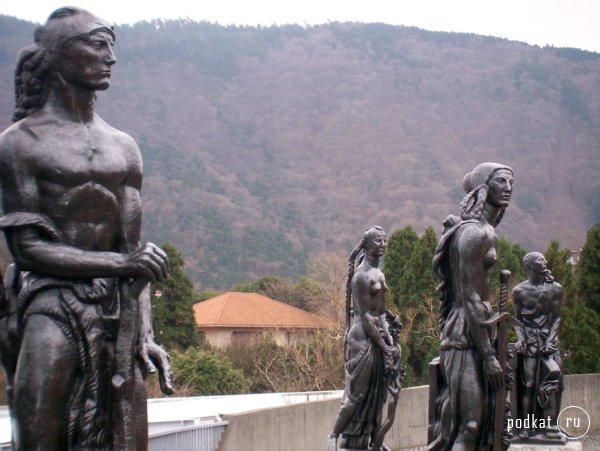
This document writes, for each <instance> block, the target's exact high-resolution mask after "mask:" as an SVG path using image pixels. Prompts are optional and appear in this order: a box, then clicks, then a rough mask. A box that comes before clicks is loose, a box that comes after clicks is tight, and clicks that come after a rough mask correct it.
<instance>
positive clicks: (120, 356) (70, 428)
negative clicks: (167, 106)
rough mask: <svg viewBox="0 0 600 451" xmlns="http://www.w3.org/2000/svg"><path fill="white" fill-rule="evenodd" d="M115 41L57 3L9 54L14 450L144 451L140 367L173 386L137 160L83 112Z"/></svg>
mask: <svg viewBox="0 0 600 451" xmlns="http://www.w3.org/2000/svg"><path fill="white" fill-rule="evenodd" d="M114 39H115V35H114V32H113V29H112V27H111V25H110V24H108V23H107V22H105V21H104V20H102V19H99V18H98V17H96V16H94V15H92V14H90V13H89V12H87V11H84V10H81V9H78V8H71V7H66V8H61V9H59V10H57V11H55V12H54V13H52V14H51V15H50V17H49V18H48V21H47V22H46V24H45V25H43V26H40V27H38V28H37V29H36V31H35V44H34V45H33V46H31V47H28V48H26V49H23V50H22V51H21V53H20V54H19V57H18V63H17V69H16V74H15V83H16V95H17V99H16V111H15V114H14V118H13V119H14V121H15V123H14V124H13V125H12V126H11V127H9V128H8V129H7V130H6V131H4V133H2V135H0V183H1V187H2V205H3V208H4V216H3V217H2V218H1V219H0V228H2V229H3V230H4V233H5V235H6V239H7V242H8V246H9V249H10V252H11V254H12V256H13V259H14V265H13V266H12V267H11V268H9V270H8V271H7V277H6V279H5V283H6V285H7V287H6V291H7V299H8V300H7V301H5V302H7V303H8V308H7V310H8V316H5V317H4V318H3V319H2V320H1V322H0V323H1V325H0V327H4V328H5V329H4V331H3V333H2V334H0V335H1V336H2V337H3V340H1V341H2V342H1V343H0V344H1V345H2V346H1V347H0V351H1V353H2V361H3V364H4V366H5V370H6V372H7V375H8V379H9V402H10V409H11V415H12V420H13V441H14V445H15V448H16V449H17V450H75V449H77V450H79V449H82V450H83V449H107V450H108V449H110V450H112V449H128V450H134V449H137V450H144V449H146V448H147V440H148V439H147V419H146V394H145V390H144V385H143V377H144V376H145V373H146V372H148V371H151V372H152V371H155V370H156V366H158V368H159V371H160V373H161V385H162V387H163V390H164V391H165V392H171V391H172V388H171V385H170V384H171V383H170V369H169V364H168V356H167V355H166V353H165V352H164V351H163V350H162V349H161V348H160V347H159V346H158V345H157V344H155V343H154V340H153V333H152V328H151V318H150V303H149V302H150V299H149V290H148V282H149V281H156V280H159V279H162V278H163V277H165V275H166V274H167V271H168V265H167V257H166V255H165V253H164V252H163V251H162V250H161V249H160V248H158V247H157V246H155V245H153V244H151V243H146V244H143V245H141V244H140V223H141V204H140V188H141V184H142V162H141V157H140V152H139V149H138V147H137V145H136V143H135V142H134V141H133V139H131V138H130V137H129V136H128V135H126V134H124V133H122V132H120V131H119V130H116V129H114V128H112V127H111V126H109V125H108V124H107V123H106V122H104V121H103V120H102V119H101V118H100V117H99V116H98V115H96V114H95V113H94V108H93V107H94V101H95V98H96V91H102V90H105V89H107V88H108V86H109V79H110V75H111V68H112V66H113V64H114V63H115V61H116V59H115V56H114V54H113V44H114ZM0 310H2V309H0Z"/></svg>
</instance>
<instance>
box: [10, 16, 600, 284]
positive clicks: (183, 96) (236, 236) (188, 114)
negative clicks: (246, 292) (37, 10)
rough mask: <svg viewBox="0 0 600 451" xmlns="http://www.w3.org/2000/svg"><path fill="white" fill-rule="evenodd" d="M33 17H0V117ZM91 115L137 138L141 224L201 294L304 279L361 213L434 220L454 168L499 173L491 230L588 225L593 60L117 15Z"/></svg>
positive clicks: (325, 29) (479, 44)
mask: <svg viewBox="0 0 600 451" xmlns="http://www.w3.org/2000/svg"><path fill="white" fill-rule="evenodd" d="M33 28H34V25H33V24H31V23H28V22H24V21H20V20H17V19H15V18H10V17H6V16H0V129H2V128H4V127H5V126H8V125H9V124H10V117H11V111H12V106H13V102H14V99H13V86H12V83H13V75H12V73H13V70H14V62H15V59H16V54H17V52H18V49H20V48H21V47H23V46H26V45H29V44H30V43H31V42H32V34H33ZM116 33H117V41H116V46H115V51H116V54H117V58H118V62H117V65H116V66H115V68H114V75H113V78H112V87H111V88H110V89H109V90H108V91H107V92H103V93H99V95H98V102H97V109H98V111H99V113H100V114H101V115H102V116H103V117H104V118H105V119H106V120H107V121H108V122H109V123H111V124H113V125H114V126H116V127H117V128H119V129H122V130H124V131H126V132H128V133H129V134H131V135H132V136H133V137H134V138H135V139H136V140H137V142H138V143H139V145H140V147H141V150H142V154H143V158H144V162H145V168H144V171H145V179H144V192H143V201H144V225H143V227H144V238H145V239H147V240H151V241H154V242H163V241H170V242H172V243H173V244H174V245H175V246H176V247H178V248H179V249H181V250H182V251H183V253H184V256H185V259H186V261H187V262H188V265H187V267H186V268H187V271H188V273H189V274H190V275H191V276H192V279H193V282H194V285H195V287H196V288H197V289H222V288H227V287H230V286H232V285H233V284H236V283H242V282H248V281H251V280H254V279H256V278H259V277H262V276H266V275H278V276H290V277H300V276H303V275H306V274H307V263H308V260H309V257H310V255H311V254H314V253H319V252H326V251H328V252H342V253H346V252H347V251H349V249H351V248H352V245H353V244H354V241H355V240H356V237H357V236H360V234H361V233H362V231H363V230H364V229H366V228H367V227H368V226H370V225H371V224H379V225H382V226H383V227H384V228H385V229H386V230H388V231H390V232H391V231H394V230H396V229H399V228H402V227H404V226H406V225H412V226H413V227H414V228H415V230H416V231H417V232H419V233H422V232H424V231H425V230H426V229H427V228H428V227H433V229H434V230H435V231H436V232H439V230H440V228H441V226H440V223H441V221H442V219H443V218H445V217H446V215H447V214H450V213H456V211H457V208H458V203H459V202H460V199H461V189H460V187H461V183H462V177H463V175H464V174H465V173H466V172H467V171H469V170H470V169H472V168H473V167H474V166H475V165H476V164H477V163H480V162H482V161H486V160H492V161H500V162H502V163H506V164H509V165H510V166H512V167H513V168H514V170H515V175H516V186H515V193H514V198H513V202H512V204H511V206H510V208H509V210H508V212H507V215H506V218H505V220H504V221H503V224H502V227H500V228H499V233H500V234H501V235H502V236H504V237H506V238H507V239H509V240H511V241H513V242H518V243H520V244H521V245H522V246H523V247H524V248H525V249H527V250H535V249H537V250H540V249H545V248H546V247H547V246H548V244H549V243H550V241H551V240H552V239H557V240H559V241H560V242H561V243H562V244H563V245H564V246H566V247H569V248H571V249H578V248H579V247H580V246H581V245H582V244H583V242H584V241H585V233H586V231H587V230H588V229H589V228H590V227H591V225H592V224H593V223H594V222H596V221H597V220H599V219H600V182H599V180H600V177H599V175H600V164H599V162H600V159H599V155H600V153H599V150H600V136H599V135H600V126H599V125H600V55H599V54H596V53H590V52H584V51H580V50H577V49H558V48H551V47H546V48H540V47H536V46H530V45H526V44H523V43H518V42H511V41H507V40H503V39H497V38H491V37H483V36H478V35H471V34H458V33H440V32H429V31H424V30H419V29H416V28H407V27H399V26H389V25H384V24H360V23H328V24H326V25H319V26H311V27H301V26H298V25H287V26H272V27H237V26H228V27H224V26H220V25H217V24H211V23H196V22H191V21H184V20H180V21H167V22H163V21H156V22H152V23H148V22H144V23H138V24H136V25H133V26H119V27H117V29H116Z"/></svg>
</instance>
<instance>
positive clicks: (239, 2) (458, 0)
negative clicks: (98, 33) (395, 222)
mask: <svg viewBox="0 0 600 451" xmlns="http://www.w3.org/2000/svg"><path fill="white" fill-rule="evenodd" d="M65 4H73V5H76V6H81V7H83V8H86V9H88V10H90V11H91V12H93V13H95V14H97V15H99V16H101V17H103V18H105V19H107V20H109V21H111V22H114V23H117V24H122V23H134V22H137V21H140V20H149V19H153V18H164V19H177V18H190V19H193V20H198V21H200V20H207V21H210V22H218V23H220V24H222V25H228V24H247V25H256V24H262V25H272V24H287V23H298V24H301V25H305V24H308V25H313V24H320V23H325V22H328V21H341V22H344V21H356V22H384V23H389V24H395V25H408V26H415V27H419V28H424V29H426V30H435V31H458V32H468V33H477V34H483V35H489V36H499V37H504V38H508V39H511V40H517V41H523V42H527V43H530V44H537V45H540V46H544V45H547V44H548V45H554V46H556V47H576V48H580V49H585V50H591V51H595V52H600V0H302V1H296V0H294V1H290V0H211V1H206V2H203V1H198V0H161V1H157V0H146V1H143V0H142V1H140V0H138V1H132V0H73V1H69V0H66V1H63V0H58V1H57V0H0V14H5V15H11V16H16V17H19V18H22V19H27V20H30V21H32V22H44V21H45V20H46V17H47V16H48V14H49V13H50V12H52V11H53V10H54V9H56V8H58V7H60V6H65ZM141 5H143V6H141Z"/></svg>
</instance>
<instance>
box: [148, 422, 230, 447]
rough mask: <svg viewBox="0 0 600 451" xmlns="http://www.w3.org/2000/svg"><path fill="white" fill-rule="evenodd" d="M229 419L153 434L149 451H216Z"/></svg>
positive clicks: (149, 443) (150, 438)
mask: <svg viewBox="0 0 600 451" xmlns="http://www.w3.org/2000/svg"><path fill="white" fill-rule="evenodd" d="M225 426H227V421H219V422H215V423H211V424H202V425H198V426H188V427H183V428H179V429H173V430H170V431H166V432H160V433H157V434H152V435H151V436H150V437H149V439H148V451H216V449H217V448H218V447H219V441H220V440H221V435H222V434H223V431H224V430H225Z"/></svg>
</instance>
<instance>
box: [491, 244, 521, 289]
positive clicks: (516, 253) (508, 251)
mask: <svg viewBox="0 0 600 451" xmlns="http://www.w3.org/2000/svg"><path fill="white" fill-rule="evenodd" d="M496 254H497V255H498V263H497V264H496V266H495V267H494V270H493V271H492V273H491V274H490V294H491V295H492V296H491V297H490V300H495V299H498V293H499V291H500V271H502V270H503V269H508V270H509V271H510V273H511V275H512V276H511V281H510V284H511V285H513V286H514V285H516V284H518V283H520V282H522V281H523V280H525V279H526V278H527V274H526V273H525V268H523V257H525V254H526V252H525V249H523V246H521V245H520V244H518V243H512V242H511V241H509V240H507V239H506V238H502V237H500V238H498V240H497V241H496Z"/></svg>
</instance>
